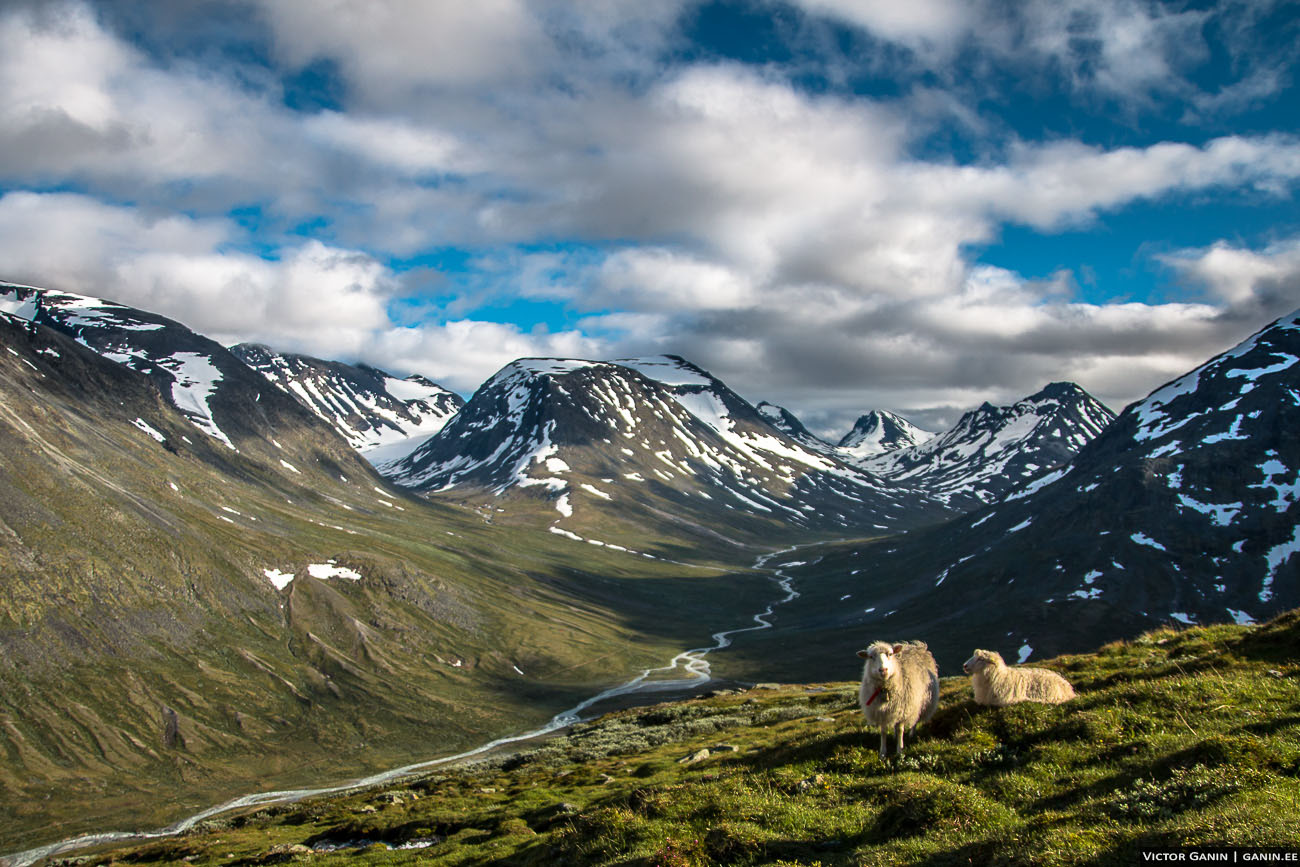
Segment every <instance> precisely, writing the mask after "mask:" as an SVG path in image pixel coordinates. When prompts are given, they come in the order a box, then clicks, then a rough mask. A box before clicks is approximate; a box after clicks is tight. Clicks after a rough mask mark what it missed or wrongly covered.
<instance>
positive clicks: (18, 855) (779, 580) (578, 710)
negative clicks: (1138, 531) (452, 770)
mask: <svg viewBox="0 0 1300 867" xmlns="http://www.w3.org/2000/svg"><path fill="white" fill-rule="evenodd" d="M815 544H820V543H815ZM801 547H811V546H807V545H804V546H801V545H795V546H793V547H790V548H784V549H782V550H780V551H773V552H772V553H770V554H764V555H762V556H761V557H759V558H758V559H757V560H756V561H755V562H754V569H756V570H760V571H763V570H768V566H767V564H768V562H770V561H771V560H772V559H773V558H775V557H779V556H781V555H782V554H790V553H793V552H795V551H798V550H799V548H801ZM786 565H793V564H786ZM798 565H803V564H798ZM769 571H771V572H772V580H773V581H775V582H776V584H777V586H778V587H780V588H781V592H782V593H783V594H784V595H783V596H782V597H781V598H779V599H776V600H773V601H772V602H771V603H769V604H768V606H767V608H766V609H764V610H763V611H760V612H759V613H758V614H755V615H753V617H752V618H751V619H752V620H753V622H754V625H753V626H740V627H737V628H735V629H727V630H723V631H722V632H715V633H713V635H712V636H711V638H712V639H713V644H711V645H709V646H708V647H697V648H694V649H692V650H684V651H682V652H681V653H679V654H677V655H676V656H674V657H673V658H672V659H671V660H670V661H669V663H668V664H667V665H664V666H660V667H659V668H647V669H646V670H645V671H642V672H641V673H640V674H638V675H637V676H636V677H634V678H632V679H631V680H629V681H627V682H626V683H623V684H620V685H618V686H614V687H610V688H609V689H607V690H604V691H603V692H600V693H597V694H596V695H593V696H592V697H591V698H588V699H585V700H583V701H581V702H579V703H578V704H576V705H574V706H573V707H571V708H569V709H568V710H565V711H561V712H560V713H557V714H556V715H555V716H553V717H552V718H551V720H550V722H548V723H546V725H544V726H542V727H541V728H537V729H533V730H532V731H528V732H524V733H522V734H516V735H509V736H507V737H503V738H497V739H496V740H494V741H489V742H488V743H485V744H483V745H481V746H478V747H475V748H474V749H472V750H467V751H465V752H463V753H457V754H456V755H454V756H442V757H440V758H436V759H429V760H427V761H423V762H417V763H415V764H412V765H405V766H403V767H400V768H394V769H393V770H391V771H384V772H383V773H381V774H375V775H373V776H370V777H365V778H363V779H359V780H353V781H351V782H348V783H343V784H341V785H337V786H324V787H322V788H317V789H287V790H284V791H278V792H259V793H257V794H252V795H243V796H241V797H238V798H235V799H233V800H230V801H227V802H225V803H224V804H220V805H218V806H216V807H210V808H209V809H207V810H204V811H203V812H201V813H196V814H195V815H193V816H190V817H189V818H186V819H182V820H181V821H179V822H175V823H173V824H171V825H168V826H167V827H165V828H160V829H158V830H157V831H105V832H102V833H98V834H84V835H82V836H80V837H74V838H71V839H68V840H61V841H59V842H58V843H50V844H48V845H45V846H39V847H37V848H35V849H28V850H26V851H24V852H15V853H13V854H10V855H6V856H3V857H0V864H3V865H5V867H28V865H30V864H34V863H36V862H37V861H39V860H41V859H42V858H49V857H51V856H54V855H65V854H68V853H71V852H75V851H77V850H79V849H87V848H90V847H92V846H101V845H104V844H106V843H134V842H143V841H146V840H154V839H157V838H159V837H170V836H174V835H176V834H183V833H184V832H186V831H188V830H189V829H190V828H192V827H194V826H195V825H196V824H198V823H199V822H202V821H203V820H205V819H211V818H213V817H214V816H219V815H221V814H222V813H228V812H230V811H231V810H240V809H244V808H247V807H264V806H270V805H272V804H285V803H291V802H293V801H300V800H302V799H304V798H311V797H317V796H320V795H335V794H339V793H342V792H349V791H353V790H356V789H364V788H368V787H370V786H376V785H382V784H383V783H388V782H392V781H393V780H397V779H400V778H402V777H407V776H410V775H411V774H415V773H418V772H420V771H424V770H427V769H429V768H433V767H437V766H439V765H447V764H452V763H454V762H460V761H464V760H465V759H471V758H474V757H475V756H480V755H483V754H485V753H489V752H491V751H493V750H495V749H498V748H499V747H503V746H507V745H509V744H513V743H519V742H521V741H528V740H532V739H533V738H538V737H542V736H544V735H548V734H550V733H552V732H556V731H559V730H560V729H563V728H567V727H568V726H571V725H573V724H574V723H578V722H582V721H583V720H584V719H587V718H590V717H584V716H583V714H584V713H586V712H587V711H589V710H591V709H592V708H593V707H595V706H596V705H599V704H601V703H603V702H607V701H609V700H611V699H615V698H620V697H623V696H631V695H648V694H653V693H663V692H684V691H688V690H693V689H697V688H699V687H701V686H703V685H704V684H706V683H708V682H709V681H711V680H712V679H713V672H712V667H711V666H710V665H709V661H708V660H707V659H706V658H705V657H707V656H708V655H709V654H710V653H712V652H713V651H715V650H722V649H724V648H726V647H729V646H730V645H731V640H732V636H733V635H739V634H741V633H744V632H755V631H758V630H760V629H770V628H771V627H772V623H771V621H770V620H768V618H769V617H771V616H772V613H773V612H774V611H775V610H776V608H777V607H778V606H781V605H785V604H786V603H788V602H790V601H791V600H793V599H796V598H798V596H799V592H798V591H797V590H795V589H794V587H793V586H792V582H793V580H794V579H793V577H792V576H790V575H787V574H785V573H784V572H782V571H781V569H780V568H779V567H776V568H773V569H771V570H769ZM597 715H598V714H592V716H593V717H594V716H597Z"/></svg>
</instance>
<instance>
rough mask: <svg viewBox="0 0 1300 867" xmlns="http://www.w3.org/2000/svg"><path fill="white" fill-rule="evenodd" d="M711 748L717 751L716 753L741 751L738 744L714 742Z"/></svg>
mask: <svg viewBox="0 0 1300 867" xmlns="http://www.w3.org/2000/svg"><path fill="white" fill-rule="evenodd" d="M709 749H710V750H712V751H713V752H715V753H738V752H740V747H738V746H736V745H735V744H714V745H713V746H711V747H709Z"/></svg>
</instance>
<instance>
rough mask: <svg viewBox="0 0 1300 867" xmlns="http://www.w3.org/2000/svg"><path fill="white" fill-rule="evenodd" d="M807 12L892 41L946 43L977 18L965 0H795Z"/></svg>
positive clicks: (964, 32) (974, 5)
mask: <svg viewBox="0 0 1300 867" xmlns="http://www.w3.org/2000/svg"><path fill="white" fill-rule="evenodd" d="M797 2H798V3H799V5H801V6H803V7H804V8H805V9H807V10H808V11H809V12H812V13H814V14H823V15H829V16H831V17H834V18H839V19H841V20H843V21H846V22H848V23H850V24H854V25H857V26H859V27H862V28H865V29H866V30H870V31H871V32H872V33H874V34H876V35H878V36H881V37H883V38H885V39H889V40H892V41H896V42H902V43H904V44H915V43H917V42H930V43H940V44H945V45H946V44H948V43H951V42H953V41H955V40H956V39H957V38H958V37H959V36H963V35H965V34H967V33H968V32H969V31H970V30H971V28H972V26H973V25H974V24H975V23H976V22H977V20H978V19H977V15H978V8H977V4H973V3H971V2H969V0H910V2H907V3H898V2H894V0H797Z"/></svg>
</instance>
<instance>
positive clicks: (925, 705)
mask: <svg viewBox="0 0 1300 867" xmlns="http://www.w3.org/2000/svg"><path fill="white" fill-rule="evenodd" d="M858 656H860V657H862V658H863V659H865V660H866V661H867V663H866V665H864V666H863V667H862V688H861V689H860V690H859V691H858V704H859V705H860V706H861V708H862V716H863V717H864V718H865V719H866V721H867V724H868V725H872V726H876V727H878V728H879V729H880V757H881V758H882V759H883V758H885V756H886V755H888V744H889V741H888V736H889V730H890V729H891V728H892V729H893V730H894V740H895V742H896V743H897V745H898V753H899V754H900V755H901V754H902V752H903V729H905V728H910V729H912V730H913V731H915V730H916V725H917V723H921V722H925V721H926V720H928V719H929V718H930V717H932V716H934V712H935V711H936V710H937V709H938V707H939V666H938V665H936V664H935V661H934V657H933V656H931V655H930V651H929V650H928V649H927V648H926V646H925V642H923V641H908V642H905V643H903V644H887V643H886V642H884V641H876V642H873V643H872V644H871V645H870V646H869V647H867V649H866V650H859V651H858Z"/></svg>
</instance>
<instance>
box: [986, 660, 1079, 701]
mask: <svg viewBox="0 0 1300 867" xmlns="http://www.w3.org/2000/svg"><path fill="white" fill-rule="evenodd" d="M961 668H962V671H964V672H966V673H967V674H969V675H970V682H971V686H972V687H973V688H974V690H975V703H976V704H984V705H989V706H991V707H1006V706H1007V705H1009V704H1016V703H1017V702H1022V701H1041V702H1043V703H1044V704H1060V703H1061V702H1063V701H1069V700H1070V699H1072V698H1074V687H1072V686H1070V682H1069V681H1068V680H1066V679H1065V678H1063V677H1061V676H1060V675H1059V674H1057V673H1056V672H1054V671H1048V670H1047V669H1045V668H1020V667H1015V668H1012V667H1010V666H1008V665H1007V664H1006V663H1005V662H1003V661H1002V655H1001V654H999V653H995V652H993V651H992V650H977V651H975V653H974V655H973V656H971V658H970V659H968V660H966V662H965V663H963V664H962V667H961Z"/></svg>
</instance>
